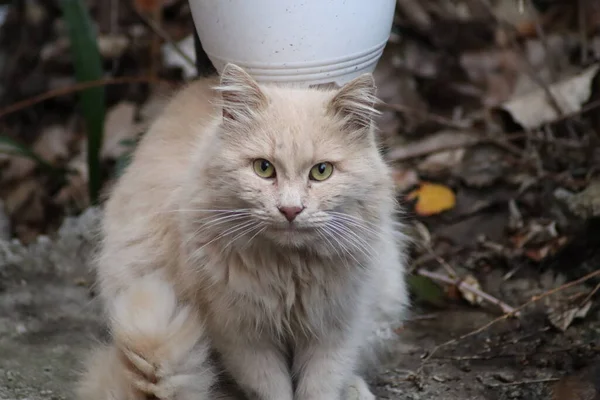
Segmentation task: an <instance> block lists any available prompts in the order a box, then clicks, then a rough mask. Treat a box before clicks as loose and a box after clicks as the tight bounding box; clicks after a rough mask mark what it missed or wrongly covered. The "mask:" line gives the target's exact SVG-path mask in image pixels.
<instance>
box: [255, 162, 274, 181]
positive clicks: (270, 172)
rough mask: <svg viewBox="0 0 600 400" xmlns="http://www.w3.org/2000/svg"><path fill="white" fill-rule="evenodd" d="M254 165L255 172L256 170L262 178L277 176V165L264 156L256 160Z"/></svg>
mask: <svg viewBox="0 0 600 400" xmlns="http://www.w3.org/2000/svg"><path fill="white" fill-rule="evenodd" d="M252 166H253V167H254V172H256V175H258V176H260V177H261V178H265V179H269V178H273V177H274V176H275V167H274V166H273V164H271V163H270V162H269V161H267V160H265V159H264V158H259V159H257V160H254V162H253V163H252Z"/></svg>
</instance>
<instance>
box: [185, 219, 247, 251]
mask: <svg viewBox="0 0 600 400" xmlns="http://www.w3.org/2000/svg"><path fill="white" fill-rule="evenodd" d="M211 218H214V219H211V220H209V221H208V222H207V223H200V227H199V228H198V229H196V230H195V231H194V232H193V234H192V235H190V237H189V238H188V239H187V240H186V241H185V244H186V245H187V244H189V241H191V240H193V239H195V238H197V237H198V236H199V235H201V234H202V233H203V232H206V231H207V230H209V229H214V228H215V227H217V226H219V225H223V224H226V223H231V222H241V221H243V220H244V219H246V218H248V215H226V216H221V217H216V218H215V217H211ZM200 221H202V220H200Z"/></svg>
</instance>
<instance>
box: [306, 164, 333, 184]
mask: <svg viewBox="0 0 600 400" xmlns="http://www.w3.org/2000/svg"><path fill="white" fill-rule="evenodd" d="M332 173H333V165H332V164H331V163H328V162H323V163H319V164H317V165H314V166H313V167H312V168H311V169H310V175H309V178H310V179H312V180H314V181H324V180H325V179H327V178H329V177H330V176H331V174H332Z"/></svg>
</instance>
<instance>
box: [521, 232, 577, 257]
mask: <svg viewBox="0 0 600 400" xmlns="http://www.w3.org/2000/svg"><path fill="white" fill-rule="evenodd" d="M567 241H568V239H567V238H566V237H564V236H562V237H559V238H556V239H555V240H553V241H551V242H550V243H548V244H546V245H545V246H542V247H538V248H536V249H529V250H526V251H525V256H527V257H528V258H529V259H531V260H533V261H536V262H540V261H542V260H543V259H545V258H547V257H549V256H553V255H555V254H556V253H558V250H560V249H561V248H562V247H563V246H564V245H565V244H567Z"/></svg>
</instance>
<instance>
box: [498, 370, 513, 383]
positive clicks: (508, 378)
mask: <svg viewBox="0 0 600 400" xmlns="http://www.w3.org/2000/svg"><path fill="white" fill-rule="evenodd" d="M493 377H494V378H495V379H497V380H498V381H500V382H504V383H511V382H514V381H515V377H514V375H513V374H511V373H510V372H498V373H495V374H494V375H493Z"/></svg>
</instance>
